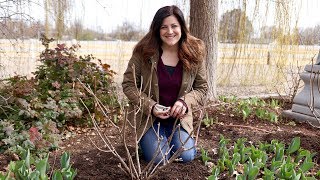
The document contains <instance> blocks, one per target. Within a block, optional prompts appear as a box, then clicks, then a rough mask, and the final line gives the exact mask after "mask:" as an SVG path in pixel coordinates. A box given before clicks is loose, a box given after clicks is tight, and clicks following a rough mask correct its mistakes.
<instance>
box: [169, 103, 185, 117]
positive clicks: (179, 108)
mask: <svg viewBox="0 0 320 180" xmlns="http://www.w3.org/2000/svg"><path fill="white" fill-rule="evenodd" d="M186 111H187V107H185V106H184V104H183V103H182V102H181V101H176V102H175V103H174V105H173V106H172V108H171V110H170V115H171V116H172V117H174V118H179V119H181V118H183V116H184V115H185V114H186Z"/></svg>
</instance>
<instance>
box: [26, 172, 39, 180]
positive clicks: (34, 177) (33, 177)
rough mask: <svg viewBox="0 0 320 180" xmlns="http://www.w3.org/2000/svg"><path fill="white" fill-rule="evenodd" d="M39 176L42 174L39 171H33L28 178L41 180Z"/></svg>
mask: <svg viewBox="0 0 320 180" xmlns="http://www.w3.org/2000/svg"><path fill="white" fill-rule="evenodd" d="M39 175H40V172H39V171H33V172H32V173H31V174H30V175H29V176H28V179H32V180H39V179H40V178H39ZM24 178H27V177H24Z"/></svg>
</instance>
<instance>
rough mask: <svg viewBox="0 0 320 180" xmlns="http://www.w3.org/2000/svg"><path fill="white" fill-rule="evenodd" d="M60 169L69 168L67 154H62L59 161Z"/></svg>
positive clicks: (68, 155) (68, 156)
mask: <svg viewBox="0 0 320 180" xmlns="http://www.w3.org/2000/svg"><path fill="white" fill-rule="evenodd" d="M60 163H61V168H62V169H68V168H69V166H70V154H69V153H68V152H64V153H63V154H62V156H61V159H60Z"/></svg>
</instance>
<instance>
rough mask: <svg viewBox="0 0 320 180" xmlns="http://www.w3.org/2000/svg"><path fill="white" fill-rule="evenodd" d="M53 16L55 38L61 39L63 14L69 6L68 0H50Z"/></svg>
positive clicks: (63, 27) (63, 24)
mask: <svg viewBox="0 0 320 180" xmlns="http://www.w3.org/2000/svg"><path fill="white" fill-rule="evenodd" d="M51 3H52V7H53V10H54V16H55V25H56V38H57V39H61V38H62V36H63V33H64V30H65V16H66V14H67V11H68V10H69V9H70V7H71V1H70V0H57V1H51Z"/></svg>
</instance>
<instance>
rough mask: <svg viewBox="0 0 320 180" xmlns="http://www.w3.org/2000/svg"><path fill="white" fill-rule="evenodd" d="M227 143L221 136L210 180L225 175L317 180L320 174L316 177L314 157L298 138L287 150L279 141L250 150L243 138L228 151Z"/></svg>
mask: <svg viewBox="0 0 320 180" xmlns="http://www.w3.org/2000/svg"><path fill="white" fill-rule="evenodd" d="M228 142H229V141H228V140H226V139H225V138H224V137H223V136H222V135H220V142H219V153H218V155H219V159H218V161H217V162H218V163H217V166H214V167H213V169H212V174H211V175H210V176H209V177H208V179H219V174H224V175H226V174H225V173H226V172H225V171H227V173H228V175H229V177H230V178H231V177H233V176H234V175H236V179H239V180H242V179H243V180H245V179H256V178H258V177H260V178H262V179H264V180H272V179H315V176H319V174H320V173H319V172H318V173H315V167H314V166H315V163H314V162H313V157H314V155H315V154H311V153H310V152H309V151H308V150H304V149H302V148H301V147H300V138H299V137H296V138H293V139H292V141H291V143H290V144H289V145H288V146H286V145H285V144H284V143H282V142H279V141H277V140H272V141H271V142H270V143H267V142H265V143H262V142H260V143H259V144H258V145H256V146H255V145H252V144H251V145H250V146H247V145H246V144H248V143H247V140H246V139H245V138H240V139H237V140H236V142H234V145H233V146H230V148H227V146H228ZM228 147H229V146H228ZM209 161H210V160H209ZM240 167H242V168H240ZM224 178H227V179H228V176H224ZM231 179H232V178H231Z"/></svg>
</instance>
